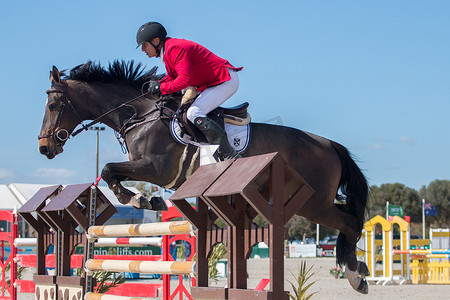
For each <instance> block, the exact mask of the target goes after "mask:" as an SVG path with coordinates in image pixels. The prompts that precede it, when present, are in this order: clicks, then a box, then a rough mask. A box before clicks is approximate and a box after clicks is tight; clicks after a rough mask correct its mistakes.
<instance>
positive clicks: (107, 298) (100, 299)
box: [84, 293, 148, 300]
mask: <svg viewBox="0 0 450 300" xmlns="http://www.w3.org/2000/svg"><path fill="white" fill-rule="evenodd" d="M144 299H148V298H140V297H127V296H116V295H106V294H97V293H87V294H86V295H85V296H84V300H144Z"/></svg>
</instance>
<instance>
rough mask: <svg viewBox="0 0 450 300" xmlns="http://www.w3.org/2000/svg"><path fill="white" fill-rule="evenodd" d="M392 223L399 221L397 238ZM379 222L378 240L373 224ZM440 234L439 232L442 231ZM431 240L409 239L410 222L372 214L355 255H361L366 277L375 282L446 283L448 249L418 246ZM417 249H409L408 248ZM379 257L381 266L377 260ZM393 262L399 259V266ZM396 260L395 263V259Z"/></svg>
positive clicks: (427, 244) (449, 252)
mask: <svg viewBox="0 0 450 300" xmlns="http://www.w3.org/2000/svg"><path fill="white" fill-rule="evenodd" d="M394 224H398V225H399V230H400V239H399V240H394V239H393V227H394ZM377 225H380V226H381V236H382V239H381V240H375V229H376V226H377ZM441 235H442V234H441ZM430 237H431V241H430V240H411V239H410V232H409V224H408V223H407V222H406V221H404V220H403V219H402V218H400V217H398V216H395V217H394V218H393V219H392V221H391V222H389V221H388V220H386V219H385V218H383V217H381V216H375V217H374V218H372V219H371V220H369V221H367V222H366V224H365V227H364V230H363V232H362V238H361V240H360V242H359V243H358V247H359V248H360V249H362V251H359V253H358V255H359V256H361V255H363V256H364V258H365V262H366V264H367V266H368V268H369V270H370V273H371V275H370V276H369V277H366V279H367V280H369V281H375V282H376V283H377V284H383V285H385V284H393V283H400V284H403V283H413V284H417V283H433V284H448V283H449V279H448V273H449V271H450V269H449V267H450V265H448V264H449V262H448V261H437V259H441V260H442V259H448V258H449V256H450V251H449V250H447V249H429V250H428V249H419V248H421V247H424V246H426V247H428V246H429V245H430V244H432V241H433V234H432V232H431V231H430ZM414 247H415V248H416V249H411V248H414ZM380 261H382V264H381V270H379V269H378V268H377V267H379V266H380V264H378V263H377V262H380ZM394 262H399V264H400V269H395V268H394ZM397 264H398V263H397Z"/></svg>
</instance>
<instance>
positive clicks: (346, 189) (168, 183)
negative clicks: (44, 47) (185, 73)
mask: <svg viewBox="0 0 450 300" xmlns="http://www.w3.org/2000/svg"><path fill="white" fill-rule="evenodd" d="M160 78H162V76H161V75H156V68H153V69H151V70H150V71H144V70H143V68H142V67H141V65H140V64H139V65H134V63H133V62H123V61H115V62H113V63H111V64H110V65H109V67H108V68H104V67H101V66H100V65H99V64H95V63H92V62H87V63H86V64H83V65H80V66H77V67H75V68H73V69H72V70H70V73H69V74H64V73H61V74H60V72H59V71H58V69H57V68H56V67H53V70H52V71H51V72H50V81H51V84H52V86H51V89H49V90H48V91H47V94H48V99H47V103H46V106H45V115H44V120H43V124H42V129H41V133H40V136H39V151H40V152H41V153H42V154H43V155H45V156H47V158H49V159H52V158H54V157H55V156H56V155H58V154H59V153H61V152H62V151H63V146H64V144H65V142H66V141H67V139H68V138H69V137H70V135H71V134H72V135H73V131H74V129H75V128H76V127H77V126H78V125H79V124H80V123H81V122H82V121H85V120H96V119H97V120H99V121H100V122H102V123H103V124H105V125H107V126H109V127H111V128H112V129H113V130H115V131H116V132H118V133H120V134H121V136H122V137H123V139H124V141H125V143H126V147H127V149H128V152H129V161H127V162H120V163H108V164H106V166H105V167H104V168H103V171H102V178H103V179H104V180H105V181H106V182H107V183H108V186H109V188H110V189H111V190H112V191H113V192H114V193H115V195H116V196H117V197H118V199H119V201H120V202H121V203H123V204H127V203H131V204H132V205H134V206H136V207H138V208H151V209H161V208H160V207H157V206H158V204H157V203H150V204H148V203H149V202H148V200H147V199H145V198H144V197H143V196H141V195H135V194H134V193H132V192H131V191H129V190H127V189H125V188H124V187H123V186H122V185H121V183H120V182H121V181H124V180H135V181H146V182H151V183H153V184H156V185H159V186H163V187H170V188H177V187H179V186H180V185H181V184H182V183H183V182H184V181H185V180H186V178H187V177H188V176H189V175H190V174H192V173H193V171H194V170H195V169H196V168H197V167H198V166H199V156H198V148H197V147H195V146H193V145H188V146H185V145H182V144H180V143H178V142H176V141H175V140H174V139H173V137H172V136H171V134H170V133H169V122H170V119H171V117H172V115H173V113H174V111H175V110H176V109H177V107H178V106H179V104H180V100H181V97H182V95H181V94H180V93H176V94H171V95H166V96H163V97H161V98H159V99H154V98H152V96H149V95H144V96H142V94H143V93H142V91H141V88H142V86H143V84H144V83H145V82H147V81H149V80H158V79H160ZM130 99H131V100H132V101H130ZM271 152H279V153H280V154H281V155H282V156H283V157H284V159H285V160H286V161H287V162H289V163H290V164H291V165H292V167H293V168H294V169H295V170H296V171H297V172H298V173H299V174H300V175H301V176H302V177H303V178H304V179H305V180H306V182H308V183H309V185H310V186H311V187H312V188H313V189H314V190H315V193H314V194H313V196H312V197H311V198H310V199H309V200H308V202H307V203H306V204H305V205H304V206H303V207H302V208H301V210H300V211H298V212H297V214H298V215H300V216H303V217H305V218H307V219H309V220H311V221H312V222H314V223H319V224H321V225H324V226H327V227H331V228H336V229H338V230H339V231H340V234H339V237H338V242H337V249H336V250H337V262H338V263H339V264H340V265H346V272H347V277H348V279H349V281H350V284H351V285H352V287H353V288H354V289H355V290H357V291H358V292H361V293H367V292H368V286H367V283H366V281H365V279H364V278H363V277H364V276H367V275H368V270H367V266H366V265H365V263H364V262H360V261H357V258H356V253H355V250H356V242H357V240H358V239H359V237H360V234H361V230H362V228H363V225H364V217H365V213H366V200H367V195H368V184H367V181H366V179H365V177H364V175H363V174H362V172H361V170H360V169H359V168H358V166H357V165H356V163H355V162H354V160H353V159H352V158H351V156H350V154H349V152H348V151H347V149H346V148H345V147H344V146H342V145H340V144H338V143H336V142H334V141H331V140H328V139H325V138H323V137H319V136H317V135H314V134H311V133H308V132H304V131H301V130H297V129H293V128H289V127H284V126H276V125H269V124H259V123H251V142H250V145H249V147H248V149H247V150H246V151H245V152H244V153H242V156H244V157H246V156H253V155H259V154H264V153H271ZM338 195H339V197H340V198H341V197H343V196H345V203H346V204H345V205H336V204H335V203H334V200H335V198H336V197H337V196H338Z"/></svg>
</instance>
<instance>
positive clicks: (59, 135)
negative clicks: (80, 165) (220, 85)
mask: <svg viewBox="0 0 450 300" xmlns="http://www.w3.org/2000/svg"><path fill="white" fill-rule="evenodd" d="M144 85H145V84H144ZM144 85H143V86H142V89H141V93H142V94H141V95H139V96H137V97H134V98H133V99H130V100H128V101H126V102H124V103H122V104H121V105H119V106H117V107H115V108H113V109H111V110H109V111H107V112H105V113H103V114H102V115H100V116H99V117H97V118H95V119H94V120H92V121H91V122H89V123H88V124H82V122H83V119H82V118H81V117H80V115H79V114H78V112H77V110H76V109H75V107H74V106H73V105H72V103H71V101H70V100H69V98H68V97H67V83H66V81H65V80H62V81H60V82H53V83H52V87H51V89H49V90H47V94H51V93H61V94H63V98H62V102H61V105H60V107H59V110H58V115H57V117H56V122H55V125H54V127H53V129H52V130H51V132H49V133H47V134H43V135H39V136H38V139H43V138H49V137H52V136H53V138H54V139H55V141H56V142H57V143H58V144H62V143H64V142H65V141H66V140H67V139H69V138H70V137H75V136H76V135H78V134H80V133H81V132H83V131H84V130H88V129H89V128H90V127H91V126H92V125H95V124H97V123H99V122H100V121H101V119H102V118H104V117H105V116H107V115H109V114H111V113H113V112H115V111H117V110H119V109H121V108H124V107H126V106H130V105H129V104H130V103H132V102H134V101H136V100H138V99H140V98H142V97H145V96H146V95H147V94H148V92H145V93H144V91H143V88H144ZM163 101H165V99H163V98H161V99H159V100H158V101H156V103H155V106H156V107H155V109H153V110H151V111H150V112H148V113H147V114H146V115H151V114H152V113H154V112H155V111H160V114H159V116H156V117H152V118H149V119H147V118H144V120H142V121H140V122H137V123H133V124H131V125H130V123H131V122H132V121H133V120H134V119H135V118H136V116H137V111H136V109H135V108H134V107H133V106H131V107H132V108H133V109H134V110H135V113H134V114H133V115H132V116H131V117H130V118H129V119H128V120H127V121H126V122H125V123H124V124H123V126H122V127H121V128H120V129H119V131H118V132H117V133H118V135H119V136H121V137H124V136H125V135H126V133H127V132H129V131H130V130H131V129H133V128H136V127H138V126H140V125H143V124H145V123H149V122H153V121H156V120H158V119H170V118H171V116H169V115H166V114H164V109H168V110H170V111H171V112H172V113H175V111H174V110H172V109H171V108H169V107H165V106H164V105H161V103H162V102H163ZM66 104H68V105H69V106H70V107H71V108H72V110H73V111H74V113H75V114H76V115H77V117H78V118H79V120H80V125H81V128H80V129H78V130H76V131H74V132H72V134H69V132H68V131H67V130H66V129H59V130H57V131H56V129H57V128H58V127H59V125H60V124H61V117H62V114H63V112H64V109H65V106H66ZM144 117H145V116H144ZM116 137H117V135H116ZM118 140H119V138H118ZM119 143H120V144H121V145H122V143H121V141H120V140H119ZM122 148H124V147H123V145H122Z"/></svg>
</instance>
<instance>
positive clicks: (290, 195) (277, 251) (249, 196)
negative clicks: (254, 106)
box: [170, 153, 314, 300]
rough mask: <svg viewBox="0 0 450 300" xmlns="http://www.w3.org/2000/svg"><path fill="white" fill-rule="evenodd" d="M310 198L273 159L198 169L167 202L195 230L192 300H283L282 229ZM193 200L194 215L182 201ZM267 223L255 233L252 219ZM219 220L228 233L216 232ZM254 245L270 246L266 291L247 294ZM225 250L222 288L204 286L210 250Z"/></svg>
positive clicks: (272, 156) (277, 157)
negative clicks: (219, 247)
mask: <svg viewBox="0 0 450 300" xmlns="http://www.w3.org/2000/svg"><path fill="white" fill-rule="evenodd" d="M313 193H314V191H313V190H312V188H311V187H310V186H309V185H308V184H307V183H306V182H305V181H304V180H303V178H302V177H300V175H298V174H297V173H296V172H295V171H294V170H293V169H292V168H291V167H290V166H289V165H287V164H285V162H284V160H283V158H282V157H281V156H280V155H279V154H277V153H271V154H265V155H259V156H254V157H247V158H240V159H237V160H228V161H224V162H220V163H217V164H210V165H204V166H201V167H200V168H199V169H198V170H197V171H196V172H195V173H194V174H193V175H192V176H191V177H189V179H188V180H187V181H186V182H185V183H184V184H183V185H182V186H181V187H180V188H179V189H177V191H176V192H175V193H174V194H173V195H172V196H171V197H170V200H171V201H172V203H173V204H174V205H175V206H176V207H177V208H178V210H180V211H181V212H182V213H183V215H184V216H185V217H186V218H187V219H188V220H189V221H190V222H191V223H192V224H193V225H194V226H195V227H196V228H197V231H196V235H197V262H196V271H197V272H196V275H197V286H196V287H192V288H191V294H192V296H193V297H194V298H196V299H255V300H256V299H277V300H278V299H279V300H284V299H288V298H289V297H288V294H287V292H286V291H284V240H285V237H286V230H285V228H284V225H285V224H286V223H287V222H288V221H289V219H290V218H291V217H292V216H293V215H294V214H295V213H296V212H297V211H299V210H300V209H301V207H302V206H303V205H304V204H305V203H306V201H307V200H308V199H309V198H310V197H311V195H312V194H313ZM192 197H196V198H197V205H196V209H194V208H193V207H192V206H191V205H190V204H189V203H188V201H187V200H186V199H188V198H192ZM258 214H259V215H261V216H262V217H263V218H264V219H265V220H266V221H267V223H268V225H266V226H265V227H258V226H257V225H255V224H254V223H253V219H254V218H255V217H256V216H257V215H258ZM217 218H220V219H222V220H223V221H224V222H225V223H226V224H227V225H228V227H227V228H226V229H222V228H218V227H217V226H215V225H214V221H215V220H216V219H217ZM258 242H265V243H266V244H267V245H268V246H269V256H270V271H269V272H270V287H269V289H268V290H264V291H256V290H249V289H247V258H249V257H250V254H251V252H252V247H253V246H254V245H256V244H257V243H258ZM217 243H223V244H224V245H225V246H226V247H227V248H228V280H227V287H226V288H217V287H209V286H208V256H209V254H210V253H211V251H212V249H213V246H214V245H215V244H217Z"/></svg>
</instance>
